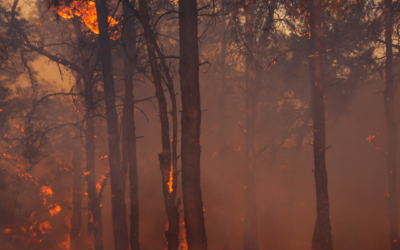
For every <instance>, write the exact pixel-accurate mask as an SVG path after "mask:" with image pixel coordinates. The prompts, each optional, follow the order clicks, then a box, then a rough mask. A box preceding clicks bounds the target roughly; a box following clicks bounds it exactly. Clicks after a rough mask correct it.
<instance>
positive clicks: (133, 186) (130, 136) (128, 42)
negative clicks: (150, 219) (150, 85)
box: [122, 1, 139, 250]
mask: <svg viewBox="0 0 400 250" xmlns="http://www.w3.org/2000/svg"><path fill="white" fill-rule="evenodd" d="M131 3H132V4H133V5H134V1H131ZM123 15H124V22H125V28H124V34H123V37H122V39H123V43H124V47H125V55H124V78H125V114H126V132H127V141H128V142H127V144H128V145H127V146H128V155H129V158H128V162H129V196H130V210H131V214H130V218H129V221H130V233H129V239H130V244H131V250H139V199H138V174H137V159H136V131H135V116H134V101H133V79H132V78H133V74H134V72H133V69H134V64H133V61H132V60H134V58H135V53H136V30H135V22H134V18H133V16H132V13H131V11H130V10H129V9H128V6H127V5H126V3H123Z"/></svg>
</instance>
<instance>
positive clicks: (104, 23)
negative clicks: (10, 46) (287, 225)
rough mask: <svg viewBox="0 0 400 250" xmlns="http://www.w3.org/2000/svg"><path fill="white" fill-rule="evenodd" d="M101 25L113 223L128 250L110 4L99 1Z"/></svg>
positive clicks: (120, 247)
mask: <svg viewBox="0 0 400 250" xmlns="http://www.w3.org/2000/svg"><path fill="white" fill-rule="evenodd" d="M95 3H96V10H97V21H98V25H99V32H100V33H99V40H100V49H101V52H100V53H101V54H100V61H101V66H102V74H103V84H104V99H105V104H106V119H107V129H108V131H107V133H108V149H109V152H110V155H109V162H110V182H111V203H112V221H113V235H114V247H115V250H127V249H128V248H129V242H128V228H127V225H126V205H125V183H124V182H123V179H124V173H123V170H122V168H121V159H120V157H121V155H120V146H119V133H118V132H119V131H118V115H117V109H116V105H115V104H116V100H115V89H114V74H113V65H112V56H111V42H110V36H109V34H108V14H107V2H106V1H105V0H96V1H95Z"/></svg>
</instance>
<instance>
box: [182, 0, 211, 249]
mask: <svg viewBox="0 0 400 250" xmlns="http://www.w3.org/2000/svg"><path fill="white" fill-rule="evenodd" d="M197 16H198V13H197V1H196V0H179V40H180V45H179V46H180V49H179V52H180V61H179V74H180V76H181V79H180V85H181V96H182V97H181V98H182V117H181V126H182V127H181V129H182V134H181V140H182V144H181V148H182V153H181V159H182V192H183V206H184V213H185V215H184V218H185V227H186V240H187V244H188V249H189V250H206V249H207V237H206V231H205V225H204V214H203V200H202V194H201V187H200V186H201V185H200V150H201V146H200V123H201V109H200V87H199V50H198V37H197V32H198V26H197Z"/></svg>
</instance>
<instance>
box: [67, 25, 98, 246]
mask: <svg viewBox="0 0 400 250" xmlns="http://www.w3.org/2000/svg"><path fill="white" fill-rule="evenodd" d="M73 24H74V28H75V33H76V35H77V38H78V44H79V48H80V52H81V60H82V65H83V69H84V72H83V76H82V78H83V82H84V97H85V111H86V134H85V141H86V145H85V152H86V172H87V173H88V174H87V175H86V183H87V193H88V207H89V213H88V227H87V230H88V237H89V238H90V237H92V235H93V243H94V249H95V250H103V249H104V246H103V223H102V218H101V208H100V199H99V197H98V196H97V192H96V177H95V176H96V175H95V142H94V138H95V137H94V136H95V128H94V119H93V118H92V115H93V110H94V102H93V95H92V92H93V86H92V74H93V70H90V66H89V60H88V57H87V55H86V51H85V49H84V47H85V46H84V44H83V43H84V41H83V34H82V31H81V27H80V22H79V21H78V20H73ZM93 69H94V67H93Z"/></svg>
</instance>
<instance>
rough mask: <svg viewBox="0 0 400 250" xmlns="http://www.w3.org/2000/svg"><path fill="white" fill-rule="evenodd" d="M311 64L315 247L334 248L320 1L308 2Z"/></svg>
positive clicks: (319, 248) (320, 249)
mask: <svg viewBox="0 0 400 250" xmlns="http://www.w3.org/2000/svg"><path fill="white" fill-rule="evenodd" d="M309 27H310V35H311V37H310V39H309V46H310V49H309V67H310V80H311V109H312V119H313V125H314V127H313V131H314V143H313V146H314V175H315V186H316V194H317V220H316V222H315V227H314V235H313V239H312V250H332V249H333V248H332V236H331V225H330V219H329V199H328V176H327V172H326V165H325V151H326V146H325V103H324V81H323V70H322V63H323V58H322V56H323V50H322V30H321V0H311V1H310V4H309Z"/></svg>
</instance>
